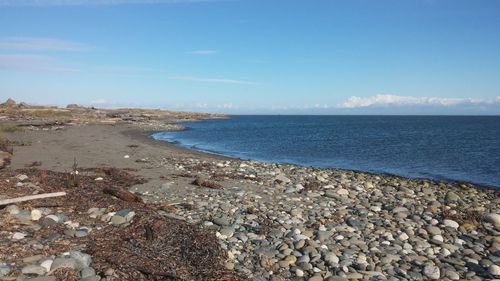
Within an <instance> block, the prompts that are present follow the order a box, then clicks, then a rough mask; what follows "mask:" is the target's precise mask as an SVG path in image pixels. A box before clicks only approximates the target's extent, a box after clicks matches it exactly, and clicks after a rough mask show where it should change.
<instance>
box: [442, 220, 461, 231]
mask: <svg viewBox="0 0 500 281" xmlns="http://www.w3.org/2000/svg"><path fill="white" fill-rule="evenodd" d="M443 224H444V226H447V227H451V228H454V229H458V227H460V225H459V224H458V223H457V222H456V221H454V220H444V221H443Z"/></svg>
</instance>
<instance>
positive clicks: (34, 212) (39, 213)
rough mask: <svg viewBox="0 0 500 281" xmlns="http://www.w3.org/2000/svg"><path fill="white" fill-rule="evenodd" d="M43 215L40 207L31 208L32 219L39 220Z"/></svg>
mask: <svg viewBox="0 0 500 281" xmlns="http://www.w3.org/2000/svg"><path fill="white" fill-rule="evenodd" d="M41 217H42V211H40V210H38V209H33V210H31V220H33V221H37V220H39V219H40V218H41Z"/></svg>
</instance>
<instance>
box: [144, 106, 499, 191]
mask: <svg viewBox="0 0 500 281" xmlns="http://www.w3.org/2000/svg"><path fill="white" fill-rule="evenodd" d="M181 125H184V126H186V127H188V130H185V131H178V132H159V133H155V134H153V136H152V137H153V138H155V139H157V140H163V141H167V142H170V143H174V144H176V145H178V146H182V147H185V148H190V149H194V150H199V151H203V152H208V153H214V154H219V155H225V156H230V157H235V158H240V159H245V160H257V161H263V162H271V163H285V164H296V165H301V166H310V167H319V168H340V169H349V170H356V171H364V172H371V173H381V174H392V175H398V176H403V177H407V178H427V179H434V180H445V181H459V182H470V183H474V184H477V185H480V186H486V187H494V188H500V116H316V115H315V116H303V115H298V116H285V115H272V116H265V115H236V116H230V118H229V119H214V120H206V121H201V122H190V123H181Z"/></svg>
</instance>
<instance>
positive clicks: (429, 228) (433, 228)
mask: <svg viewBox="0 0 500 281" xmlns="http://www.w3.org/2000/svg"><path fill="white" fill-rule="evenodd" d="M426 230H427V232H428V233H429V234H431V235H441V229H440V228H439V227H437V226H433V225H429V226H427V228H426Z"/></svg>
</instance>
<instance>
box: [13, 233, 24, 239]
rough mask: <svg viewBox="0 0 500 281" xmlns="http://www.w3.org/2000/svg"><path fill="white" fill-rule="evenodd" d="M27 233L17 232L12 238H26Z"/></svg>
mask: <svg viewBox="0 0 500 281" xmlns="http://www.w3.org/2000/svg"><path fill="white" fill-rule="evenodd" d="M26 235H27V234H24V233H21V232H15V233H14V234H13V235H12V240H21V239H24V237H26Z"/></svg>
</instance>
